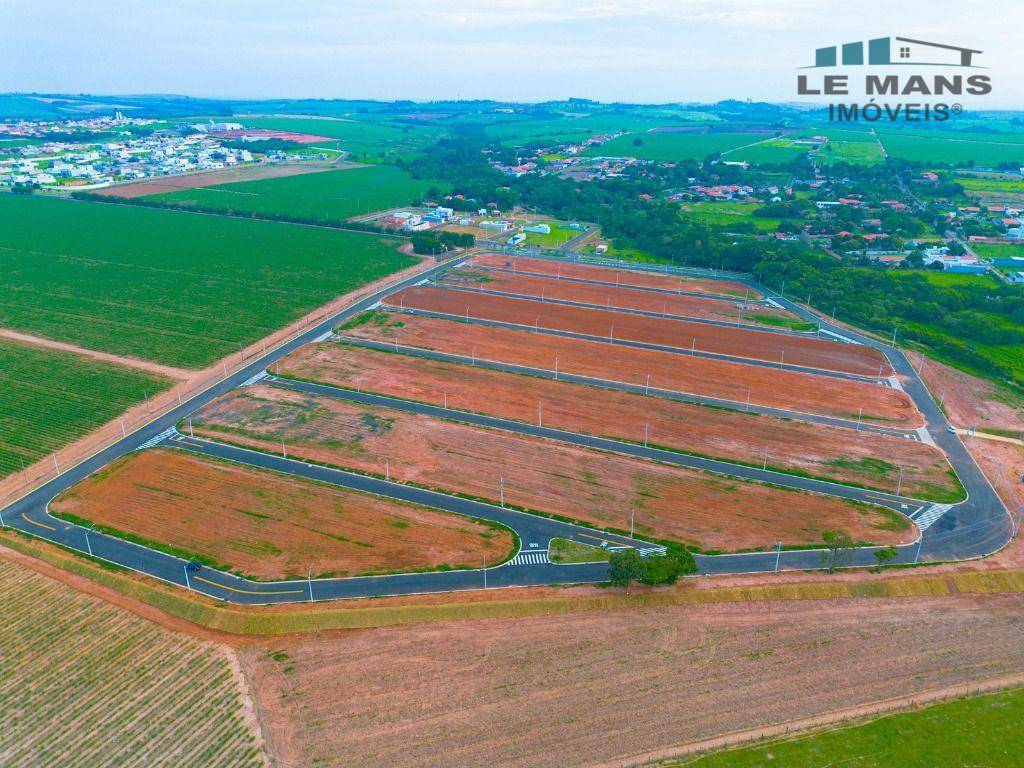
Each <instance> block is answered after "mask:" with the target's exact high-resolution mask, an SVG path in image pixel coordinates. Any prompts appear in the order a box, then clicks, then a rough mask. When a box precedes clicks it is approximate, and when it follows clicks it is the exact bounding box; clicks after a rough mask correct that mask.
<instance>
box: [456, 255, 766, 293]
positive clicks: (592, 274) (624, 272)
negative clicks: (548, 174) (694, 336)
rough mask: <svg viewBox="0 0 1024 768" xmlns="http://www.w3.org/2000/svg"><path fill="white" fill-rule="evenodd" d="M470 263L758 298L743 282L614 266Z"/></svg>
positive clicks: (507, 260) (510, 260) (514, 260)
mask: <svg viewBox="0 0 1024 768" xmlns="http://www.w3.org/2000/svg"><path fill="white" fill-rule="evenodd" d="M470 263H471V264H474V265H477V266H481V267H491V268H497V269H510V270H513V271H515V272H534V273H538V274H544V275H551V276H553V277H574V278H579V279H583V280H596V281H599V282H604V283H612V284H614V285H632V286H637V287H641V288H657V289H659V290H664V291H684V292H693V293H708V294H721V295H726V296H736V297H738V298H743V297H748V298H751V299H759V298H761V294H760V293H758V292H757V291H755V290H752V289H751V288H749V287H747V286H746V285H743V283H735V282H731V281H729V280H706V279H703V278H699V277H683V276H679V275H668V274H659V273H657V272H642V271H637V270H629V269H616V268H614V267H600V266H596V265H593V264H575V263H572V262H559V261H552V260H546V259H530V258H520V257H517V256H501V255H499V254H496V253H485V254H481V255H480V256H476V257H474V258H473V260H472V262H470Z"/></svg>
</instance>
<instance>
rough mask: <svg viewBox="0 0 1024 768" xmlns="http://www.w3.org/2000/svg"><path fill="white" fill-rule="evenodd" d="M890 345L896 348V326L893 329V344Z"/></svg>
mask: <svg viewBox="0 0 1024 768" xmlns="http://www.w3.org/2000/svg"><path fill="white" fill-rule="evenodd" d="M889 346H891V347H892V348H893V349H896V329H895V328H893V329H892V344H890V345H889Z"/></svg>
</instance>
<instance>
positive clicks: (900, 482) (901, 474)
mask: <svg viewBox="0 0 1024 768" xmlns="http://www.w3.org/2000/svg"><path fill="white" fill-rule="evenodd" d="M902 490H903V467H900V479H899V481H898V482H897V483H896V495H897V496H899V495H900V491H902Z"/></svg>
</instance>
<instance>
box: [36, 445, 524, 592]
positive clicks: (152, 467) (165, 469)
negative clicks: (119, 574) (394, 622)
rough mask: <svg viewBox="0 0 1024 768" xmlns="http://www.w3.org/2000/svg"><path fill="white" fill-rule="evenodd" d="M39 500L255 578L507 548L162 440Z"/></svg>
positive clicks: (472, 562)
mask: <svg viewBox="0 0 1024 768" xmlns="http://www.w3.org/2000/svg"><path fill="white" fill-rule="evenodd" d="M50 509H51V511H53V512H54V513H55V514H57V515H58V516H70V517H71V518H72V519H79V520H85V521H88V522H91V523H96V524H97V525H99V526H101V527H103V528H105V529H111V530H114V531H117V532H122V533H127V534H130V535H131V536H134V537H139V538H142V539H143V540H147V541H152V542H157V543H158V544H159V545H168V546H170V547H173V548H174V549H175V550H178V551H183V552H185V553H191V554H196V555H199V556H201V557H202V558H203V559H205V560H206V561H207V562H211V563H213V564H215V565H216V566H218V567H221V568H225V569H228V570H234V571H236V572H240V573H243V574H245V575H247V576H251V577H255V578H261V579H284V578H295V577H304V576H306V575H307V569H309V570H311V571H312V572H313V573H314V575H317V576H351V575H364V574H372V573H385V572H391V571H415V570H425V569H432V568H440V567H465V566H471V567H477V566H478V565H479V564H480V562H482V561H483V559H484V558H486V559H487V561H489V562H491V563H496V562H500V561H502V560H504V559H505V558H507V557H509V556H510V555H511V553H512V549H513V548H514V546H515V543H514V540H513V536H512V534H511V533H510V532H509V531H507V530H505V529H500V528H497V527H492V526H490V525H487V524H484V523H482V522H479V521H475V520H470V519H469V518H464V517H460V516H458V515H453V514H450V513H446V512H441V511H439V510H432V509H427V508H425V507H417V506H414V505H411V504H403V503H400V502H396V501H391V500H389V499H383V498H380V497H376V496H372V495H370V494H365V493H358V492H356V491H350V490H346V489H342V488H336V487H333V486H326V485H320V484H318V483H313V482H310V481H306V480H300V479H298V478H291V477H288V476H286V475H279V474H276V473H273V472H268V471H262V470H257V469H253V468H250V467H242V466H238V465H234V464H230V463H228V462H220V461H215V460H213V459H207V458H202V457H198V456H193V455H189V454H184V453H180V452H178V451H174V450H168V449H157V450H151V451H144V452H141V453H134V454H130V455H129V456H127V457H125V458H123V459H121V460H119V461H118V462H116V463H115V464H113V465H111V466H110V467H108V468H107V469H105V470H104V471H103V472H101V473H99V474H97V475H95V476H93V477H91V478H89V479H88V480H86V481H85V482H83V483H81V484H79V485H77V486H75V487H74V488H72V489H71V490H70V491H68V492H66V493H65V494H63V495H62V496H60V497H59V498H58V499H56V500H55V501H54V502H52V503H51V505H50Z"/></svg>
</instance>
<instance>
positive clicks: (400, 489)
mask: <svg viewBox="0 0 1024 768" xmlns="http://www.w3.org/2000/svg"><path fill="white" fill-rule="evenodd" d="M465 258H466V257H462V258H460V259H456V260H454V261H453V262H451V263H449V264H447V265H438V266H437V267H435V268H434V269H432V270H430V271H428V272H426V273H423V274H421V275H418V276H416V277H414V278H410V279H408V280H406V281H403V282H402V283H399V284H397V285H395V286H394V287H391V288H388V289H386V290H383V291H380V292H378V293H376V294H373V295H371V296H369V297H367V298H365V299H363V300H361V301H359V302H357V303H356V304H354V305H353V306H352V307H350V308H348V309H346V310H344V311H342V312H340V313H338V314H337V315H335V316H334V317H332V318H330V319H328V320H325V321H323V322H321V323H319V324H317V325H316V326H313V327H311V328H310V329H309V330H308V331H306V332H305V333H303V334H302V335H300V336H299V337H297V338H296V339H294V340H292V341H290V342H287V343H285V344H283V345H281V346H279V347H277V348H275V349H274V350H272V351H270V352H268V353H267V354H266V355H264V356H262V357H259V358H256V359H254V360H253V361H252V362H251V363H250V364H249V365H247V366H246V367H245V368H243V369H242V370H240V371H238V372H237V373H235V374H232V375H231V376H228V377H226V378H225V379H223V380H222V381H221V382H219V383H218V384H216V385H215V386H213V387H211V388H210V389H208V390H207V391H205V392H203V393H201V394H198V395H196V396H194V397H192V398H191V399H189V400H187V401H185V402H184V403H182V404H181V405H179V406H177V407H175V408H173V409H171V410H170V411H168V412H167V413H165V414H163V415H162V416H160V417H158V418H156V419H155V420H154V421H152V422H150V423H149V424H148V425H146V426H144V427H142V428H140V429H139V430H137V431H135V432H133V433H132V434H130V435H128V436H127V437H126V438H124V439H122V440H120V441H118V442H117V443H115V444H114V445H112V446H110V447H108V448H106V449H105V450H103V451H100V452H98V453H97V454H95V455H93V456H92V457H90V458H88V459H86V460H85V461H83V462H81V463H80V464H78V465H76V466H74V467H71V468H68V469H66V470H65V471H64V472H63V473H62V474H60V475H59V476H58V477H56V478H54V479H53V480H51V481H49V482H47V483H46V484H44V485H42V486H40V487H39V488H37V489H35V490H34V491H32V492H31V493H29V494H27V495H26V496H24V497H22V498H21V499H19V500H17V501H15V502H13V503H12V504H10V505H9V506H8V507H6V508H5V509H3V510H2V511H0V516H2V518H3V520H2V523H3V524H4V525H6V526H9V527H12V528H16V529H18V530H22V531H24V532H26V533H30V534H32V535H34V536H37V537H40V538H43V539H46V540H49V541H52V542H54V543H57V544H60V545H63V546H65V547H68V548H71V549H75V550H78V551H80V552H83V553H86V554H91V555H92V556H94V557H97V558H101V559H104V560H107V561H109V562H112V563H116V564H119V565H122V566H124V567H126V568H129V569H132V570H135V571H139V572H141V573H146V574H148V575H151V576H153V577H155V578H158V579H162V580H164V581H167V582H169V583H173V584H178V585H181V586H184V587H186V588H191V589H194V590H196V591H200V592H204V593H205V594H208V595H211V596H213V597H216V598H221V599H224V600H227V601H230V602H235V603H249V604H257V603H282V602H301V601H305V600H310V599H312V600H328V599H338V598H344V597H365V596H372V595H397V594H417V593H425V592H435V591H448V590H460V589H478V588H480V587H482V586H484V574H485V573H486V578H487V586H488V587H504V586H526V585H535V584H561V583H581V582H594V581H600V580H603V579H604V578H605V575H606V567H605V566H604V565H603V564H587V565H565V566H559V565H553V564H550V563H543V562H542V563H532V564H523V565H518V564H511V563H510V564H505V565H501V566H497V567H494V568H488V569H486V570H485V569H480V570H473V571H447V572H438V573H417V574H402V575H394V576H376V577H355V578H345V579H324V580H317V579H314V580H312V582H309V581H306V580H301V579H300V580H292V581H287V582H277V583H265V582H253V581H247V580H245V579H240V578H238V577H235V576H233V575H231V574H226V573H220V572H217V571H212V570H210V569H208V568H203V569H202V570H200V571H198V572H196V573H191V574H190V573H188V572H187V571H186V568H185V565H186V563H185V561H183V560H181V559H180V558H176V557H173V556H170V555H167V554H165V553H162V552H158V551H156V550H153V549H149V548H147V547H144V546H140V545H137V544H133V543H131V542H128V541H124V540H122V539H118V538H115V537H111V536H107V535H104V534H98V533H89V532H88V530H87V529H85V528H83V527H80V526H77V525H73V524H69V523H66V522H64V521H61V520H58V519H56V518H54V517H52V516H50V515H49V513H48V511H47V505H48V503H49V501H50V500H51V499H52V498H53V497H55V496H56V495H58V494H60V493H61V492H63V491H65V490H67V489H68V488H70V487H72V486H73V485H74V484H76V483H77V482H79V481H81V480H83V479H84V478H85V477H87V476H88V475H90V474H91V473H93V472H96V471H98V470H100V469H102V468H103V467H104V466H106V465H107V464H109V463H110V462H112V461H114V460H116V459H117V458H120V457H121V456H124V455H126V454H127V453H129V452H131V451H133V450H139V449H140V448H144V447H146V446H149V445H153V444H158V443H161V442H163V443H169V444H172V445H176V446H177V447H179V448H181V449H183V450H191V451H194V452H201V453H206V454H208V455H215V456H219V457H220V458H225V459H230V460H234V461H240V462H243V463H247V464H252V465H254V466H261V467H265V468H268V469H275V470H278V471H284V472H290V473H292V474H296V475H298V476H303V477H311V478H314V479H318V480H323V481H325V482H331V483H335V484H338V485H345V486H346V487H354V488H359V489H360V490H366V491H369V492H373V493H380V494H381V495H385V496H389V497H391V498H396V499H405V500H412V501H417V502H418V503H427V504H429V505H430V506H435V507H438V508H440V509H446V510H449V511H452V512H456V513H459V514H468V515H472V516H475V517H482V518H486V519H491V520H496V521H498V522H502V523H503V524H507V525H509V527H511V528H513V530H516V531H517V533H519V535H520V538H521V542H522V543H523V545H524V552H528V551H530V550H533V551H541V550H543V549H545V548H546V547H547V539H546V538H545V537H548V538H550V537H551V536H553V535H559V536H568V537H570V538H576V539H577V540H580V541H585V542H588V543H600V541H601V540H602V539H604V540H607V541H608V542H611V543H609V546H635V547H638V548H640V549H642V550H646V549H648V548H649V547H650V545H649V544H647V543H646V542H642V541H639V540H630V539H628V538H626V537H618V536H615V535H613V534H606V533H602V532H599V531H595V530H592V529H588V528H586V527H583V526H573V525H571V524H568V523H563V522H560V521H555V520H549V519H547V518H542V517H538V516H534V515H526V514H523V513H518V512H514V511H512V510H508V509H504V508H501V507H498V506H494V505H488V504H483V503H481V502H475V501H470V500H467V499H461V498H459V497H455V496H451V495H447V494H438V493H434V492H431V491H425V490H423V489H417V488H414V487H411V486H405V485H401V484H397V483H387V482H386V481H383V480H380V479H375V478H367V477H364V476H361V475H356V474H354V473H347V472H342V471H340V470H334V469H328V468H324V467H318V466H311V465H309V464H305V463H303V462H299V461H294V460H287V459H284V458H280V457H276V456H271V455H268V454H263V453H256V452H252V451H245V450H243V449H239V448H234V447H231V446H226V445H222V444H216V443H209V442H207V441H200V440H193V439H188V440H187V441H186V440H185V439H183V438H182V437H181V436H178V435H177V434H176V433H175V431H174V426H175V425H176V424H177V423H178V422H180V421H181V420H183V419H185V418H186V417H187V416H188V415H189V414H191V413H194V412H195V411H196V410H198V409H199V408H201V407H202V406H204V405H205V404H207V403H209V402H210V401H211V400H213V399H214V398H216V397H218V396H220V395H222V394H224V393H226V392H228V391H230V390H232V389H234V388H236V387H237V386H239V385H241V384H243V383H244V382H246V381H248V380H250V379H252V378H253V377H254V376H257V375H259V374H261V373H262V372H263V371H265V370H266V369H267V368H269V367H270V366H271V365H272V363H273V362H274V361H276V360H278V359H280V358H282V357H284V356H285V355H287V354H289V353H290V352H292V351H293V350H295V349H297V348H298V347H300V346H302V345H304V344H307V343H309V342H311V341H314V340H316V339H317V338H320V337H322V336H324V335H325V334H327V333H329V332H330V331H331V330H332V329H333V328H334V327H335V326H336V325H338V324H339V323H341V322H343V321H344V320H346V319H348V318H350V317H352V316H353V315H355V314H357V313H359V312H361V311H363V310H365V309H368V308H370V307H372V306H374V305H375V304H376V303H377V302H379V301H381V300H382V299H384V298H385V297H386V296H387V295H389V294H390V293H393V292H395V291H397V290H400V289H401V288H403V287H407V286H409V285H413V284H415V283H418V282H421V281H422V280H424V279H425V278H428V277H430V276H432V275H434V274H436V273H437V272H439V271H441V270H443V269H447V268H449V267H451V266H453V265H457V264H459V263H461V262H463V261H465ZM687 273H689V271H688V272H687ZM540 276H542V277H550V276H545V275H540ZM723 277H725V278H726V279H729V280H732V281H736V280H738V279H739V281H740V282H744V283H745V284H747V285H749V286H750V287H751V288H754V289H756V290H760V291H762V292H764V294H765V295H766V296H769V297H771V298H773V299H775V300H776V301H777V302H778V303H779V304H781V305H783V306H785V307H786V308H787V309H789V310H791V311H793V312H795V313H796V314H798V315H800V316H801V317H804V318H806V319H808V320H809V321H812V322H816V323H818V324H819V325H820V326H821V327H822V328H824V329H826V330H832V331H833V332H835V333H839V334H841V335H843V336H846V337H849V338H853V339H855V340H857V341H859V342H860V343H864V344H867V345H869V346H872V347H874V348H876V349H879V350H880V351H882V352H883V353H884V354H885V355H886V357H887V358H888V359H889V361H890V363H891V364H892V365H893V366H894V368H895V370H896V371H897V372H898V373H899V374H900V375H901V376H903V377H905V381H906V384H905V388H906V389H907V392H908V393H909V394H910V396H911V397H912V398H913V399H914V401H915V402H916V403H917V406H918V408H919V409H920V410H921V411H922V413H923V414H924V415H925V419H926V421H927V425H928V429H929V431H930V432H931V434H932V436H933V438H934V439H935V441H936V443H938V444H939V446H940V447H941V448H942V449H943V450H944V451H945V452H946V454H947V456H948V457H949V458H950V461H951V463H952V464H953V466H954V468H955V469H956V472H957V474H958V475H959V477H960V479H961V482H962V483H963V484H964V486H965V488H966V489H967V491H968V493H969V498H968V500H967V501H965V502H963V503H961V504H958V505H956V506H953V507H951V508H949V509H948V510H946V509H944V508H943V509H937V508H933V507H927V508H924V509H923V510H921V511H919V512H914V514H915V516H917V517H918V518H921V517H922V512H923V513H925V514H927V513H928V510H930V509H934V510H935V511H936V512H942V513H943V514H942V515H941V516H940V517H938V518H937V520H935V521H934V522H933V523H932V524H931V526H930V527H928V528H927V529H926V530H925V532H924V534H923V536H922V537H921V539H920V540H919V541H918V542H917V543H916V544H912V545H908V546H905V547H901V548H900V550H899V554H898V557H897V562H913V561H915V560H916V559H920V560H956V559H965V558H972V557H979V556H983V555H986V554H989V553H991V552H993V551H995V550H997V549H999V548H1000V547H1001V546H1003V545H1004V544H1005V543H1006V541H1007V540H1008V538H1009V535H1010V533H1011V526H1010V520H1009V516H1008V515H1007V512H1006V509H1005V507H1004V506H1003V504H1002V502H1001V501H1000V499H999V498H998V496H997V495H996V494H995V491H994V490H993V489H992V487H991V485H990V484H989V483H988V481H987V480H986V479H985V477H984V475H982V473H981V471H980V470H979V469H978V467H977V465H976V464H975V463H974V460H973V459H972V458H971V456H970V454H969V453H968V452H967V450H966V448H964V446H963V444H962V443H961V442H960V439H959V437H957V436H956V435H954V434H950V433H948V432H946V427H947V426H948V422H947V421H946V419H945V417H944V416H943V414H942V412H941V411H940V410H939V408H938V406H937V405H936V404H935V402H934V401H933V400H932V398H931V396H930V394H929V393H928V392H927V390H926V389H925V387H924V385H923V384H922V383H921V381H920V379H919V378H918V377H917V374H916V372H915V371H914V369H913V367H912V366H911V365H910V363H909V361H908V360H907V359H906V357H905V356H904V355H903V354H902V353H901V352H899V351H898V350H893V349H890V348H889V347H887V346H886V345H885V344H882V343H880V342H877V341H875V340H874V339H871V338H868V337H866V336H863V335H861V334H856V333H854V332H851V331H849V330H848V329H845V328H840V327H838V326H833V325H831V324H830V323H828V322H826V321H822V320H821V319H820V318H818V317H816V316H814V315H812V314H811V313H809V312H807V311H806V310H804V309H802V308H801V307H798V306H796V305H795V304H793V303H792V302H790V301H788V300H786V299H784V298H783V297H781V296H779V295H778V294H775V293H774V292H772V291H769V290H767V289H765V288H764V287H762V286H760V285H758V284H756V283H754V282H753V281H751V280H749V279H743V278H737V277H736V276H734V275H727V276H725V275H723ZM552 279H554V278H552ZM561 279H563V280H564V279H568V278H561ZM587 282H590V281H587ZM696 295H698V296H706V294H696ZM726 298H732V299H733V300H735V299H734V297H726ZM456 319H457V318H456ZM492 324H493V325H507V324H503V323H492ZM541 332H544V331H543V330H542V331H541ZM563 335H569V336H573V337H576V338H588V337H585V336H582V335H577V334H563ZM596 340H599V341H607V340H606V339H600V338H596ZM609 343H611V342H609ZM614 343H623V342H620V341H618V340H616V341H615V342H614ZM638 346H649V347H651V348H658V347H656V346H654V345H642V344H638ZM668 349H670V351H676V352H679V351H680V350H674V349H672V348H668ZM685 353H686V354H689V351H686V352H685ZM698 354H705V355H707V356H714V357H718V358H719V359H729V358H728V356H719V355H713V354H712V353H699V352H698ZM742 362H744V363H746V364H755V365H756V364H759V363H758V361H750V360H743V361H742ZM764 364H765V365H768V366H770V367H776V366H775V365H774V364H771V363H764ZM785 367H787V368H788V367H789V366H785ZM791 370H804V369H801V368H800V367H793V368H791ZM807 372H814V373H820V372H819V371H817V370H815V369H811V370H810V371H807ZM849 378H860V377H855V376H849ZM439 410H443V409H439ZM538 429H542V428H538ZM559 439H565V438H564V433H562V434H561V436H560V438H559ZM609 442H611V443H613V444H614V445H613V447H612V449H613V450H616V451H619V452H622V448H623V446H624V445H629V444H622V443H616V442H615V441H609ZM595 447H602V446H595ZM636 448H640V446H636ZM644 450H648V449H644ZM661 453H665V454H667V455H668V457H669V458H671V457H679V456H680V455H679V454H674V453H671V452H661ZM637 455H646V454H637ZM658 458H659V460H664V459H662V457H660V456H659V457H658ZM686 458H688V459H689V458H692V457H686ZM719 464H721V465H724V466H721V467H719V466H716V467H715V468H714V471H727V472H729V473H733V472H735V471H738V469H739V468H738V467H737V465H730V464H728V463H726V462H721V463H719ZM742 469H743V470H749V469H750V468H742ZM754 479H756V478H754ZM826 485H829V487H830V492H831V493H834V494H836V495H839V493H840V492H841V491H840V490H839V489H845V488H846V487H845V486H836V485H833V484H826ZM852 490H856V489H852ZM843 492H845V491H843ZM874 500H875V501H878V500H879V499H874ZM882 501H883V503H885V500H882ZM889 502H890V503H896V504H901V503H903V500H902V499H890V500H889ZM911 511H912V510H911ZM588 537H589V538H588ZM535 539H537V540H536V541H535ZM532 545H537V546H536V547H534V546H532ZM697 560H698V565H699V567H700V569H701V571H702V572H704V573H745V572H765V571H772V570H775V569H776V568H779V569H790V568H801V569H804V568H819V567H821V565H822V562H821V553H820V552H819V551H814V550H811V551H783V552H781V553H775V552H758V553H745V554H737V555H715V556H698V558H697ZM514 562H515V560H513V563H514ZM873 562H874V558H873V552H872V551H871V550H870V549H865V550H857V551H856V552H854V553H853V554H852V555H851V557H850V560H849V562H848V563H844V564H848V565H868V564H872V563H873Z"/></svg>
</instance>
